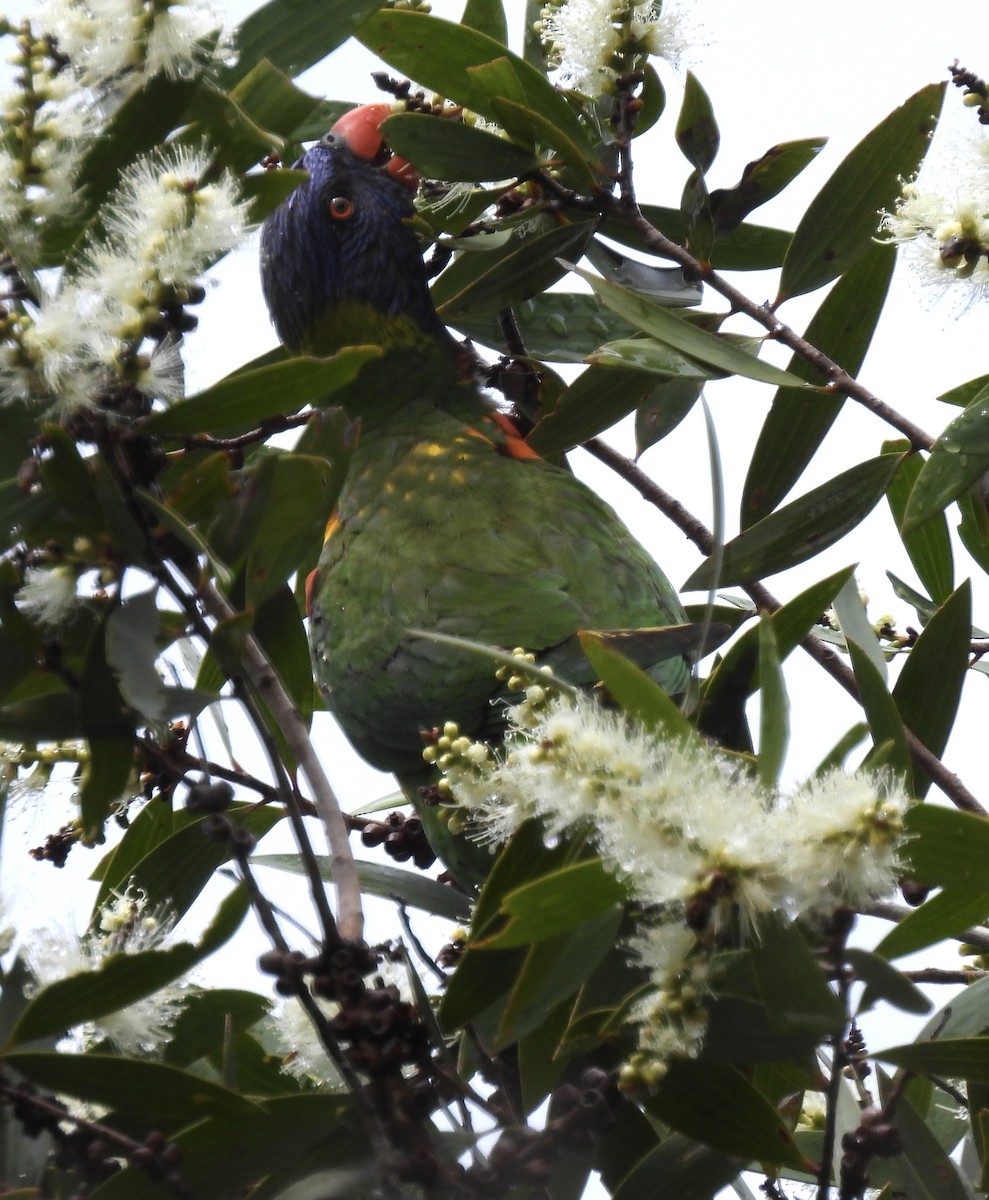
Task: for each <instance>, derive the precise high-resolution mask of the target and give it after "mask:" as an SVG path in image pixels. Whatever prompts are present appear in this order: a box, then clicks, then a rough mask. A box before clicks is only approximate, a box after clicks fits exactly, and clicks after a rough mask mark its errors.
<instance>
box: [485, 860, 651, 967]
mask: <svg viewBox="0 0 989 1200" xmlns="http://www.w3.org/2000/svg"><path fill="white" fill-rule="evenodd" d="M626 899H627V893H626V889H625V888H624V887H623V886H622V885H621V883H619V881H618V880H617V879H616V878H615V876H614V875H613V874H612V873H611V872H609V871H608V870H607V868H606V867H605V864H604V862H603V861H602V860H601V859H599V858H592V859H587V860H586V861H584V862H579V863H571V864H569V865H567V866H565V867H564V868H563V869H562V870H560V871H556V872H553V873H552V874H550V875H542V876H540V878H539V879H536V880H534V881H533V882H532V883H529V884H525V885H524V886H523V887H521V888H518V889H516V890H515V891H514V892H509V893H508V895H507V896H506V897H505V899H504V901H503V903H502V908H503V910H504V912H505V913H506V915H507V916H508V918H509V919H508V924H507V925H505V926H504V928H503V929H501V930H499V931H498V933H496V934H495V935H494V936H493V937H491V938H488V939H482V941H481V942H480V943H478V944H479V945H482V946H483V947H484V948H485V949H488V948H490V949H492V950H507V949H509V948H511V947H515V946H527V945H529V944H530V943H533V942H541V941H545V940H546V939H547V938H552V937H558V936H559V935H560V934H565V933H568V932H569V931H570V930H571V929H573V928H574V926H575V925H579V924H581V923H582V922H584V921H589V920H590V919H591V918H592V917H597V916H599V915H600V914H602V913H605V912H607V911H608V910H609V909H613V908H614V907H615V906H616V905H617V906H621V905H622V904H624V903H625V901H626Z"/></svg>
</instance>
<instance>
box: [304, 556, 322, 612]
mask: <svg viewBox="0 0 989 1200" xmlns="http://www.w3.org/2000/svg"><path fill="white" fill-rule="evenodd" d="M318 574H319V568H318V567H313V569H312V570H311V571H310V572H309V574H308V575H307V576H306V616H307V617H311V616H312V602H313V594H314V592H315V591H316V576H317V575H318Z"/></svg>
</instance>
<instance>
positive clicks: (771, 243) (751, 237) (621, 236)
mask: <svg viewBox="0 0 989 1200" xmlns="http://www.w3.org/2000/svg"><path fill="white" fill-rule="evenodd" d="M640 211H641V212H642V215H643V216H644V217H645V219H646V221H647V222H648V223H649V224H650V225H652V226H653V228H655V229H658V230H660V232H661V233H664V234H665V235H666V236H667V237H668V238H670V239H671V240H672V241H674V242H679V243H680V244H681V245H682V244H683V242H684V240H685V239H686V236H687V222H686V220H685V218H684V216H683V213H681V212H680V210H679V209H678V208H665V207H661V206H660V205H655V204H643V205H641V206H640ZM600 232H601V233H602V234H603V235H604V236H605V237H608V238H611V239H612V241H616V242H620V243H621V244H622V245H624V246H631V247H632V248H634V249H636V250H643V251H645V252H647V253H654V251H652V250H651V249H650V247H649V246H648V245H647V244H646V242H645V240H644V238H643V236H642V233H641V232H640V231H639V230H638V229H636V228H635V227H633V226H632V225H630V224H629V222H628V221H624V220H621V219H620V218H618V217H610V218H605V220H604V221H603V222H602V223H601V229H600ZM791 236H792V235H791V234H789V233H787V232H786V230H784V229H770V228H768V227H767V226H765V225H749V224H745V225H740V226H739V227H738V228H737V229H733V230H732V231H731V232H730V233H725V234H723V235H717V234H716V237H715V243H714V247H713V249H712V251H711V266H712V267H714V268H715V270H718V271H770V270H773V269H775V268H778V267H779V266H780V264H781V263H782V262H783V258H784V256H785V254H786V250H787V247H788V246H789V244H790V238H791Z"/></svg>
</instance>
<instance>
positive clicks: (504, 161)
mask: <svg viewBox="0 0 989 1200" xmlns="http://www.w3.org/2000/svg"><path fill="white" fill-rule="evenodd" d="M381 131H382V133H383V134H384V135H385V137H386V138H387V139H388V145H389V146H390V147H391V148H392V149H393V150H394V151H396V153H398V154H401V155H402V157H403V158H407V159H408V160H409V162H411V163H414V164H415V166H416V168H417V169H418V170H419V171H420V173H421V174H423V175H428V176H429V177H430V178H431V179H446V180H449V181H451V182H459V181H463V182H466V183H480V182H482V181H485V180H497V179H518V178H520V177H521V176H523V175H527V174H528V173H529V172H530V171H534V170H536V169H537V168H538V167H539V165H540V162H539V159H538V158H537V157H536V156H535V154H533V152H532V151H531V150H528V149H525V148H524V147H522V146H517V145H516V144H515V143H514V142H509V141H506V140H505V139H504V138H500V137H498V136H496V135H495V134H493V133H488V132H487V130H484V129H477V128H475V127H474V126H472V125H464V124H463V122H462V121H450V120H447V119H446V118H445V117H433V116H429V115H428V114H427V113H401V114H399V115H398V116H394V117H389V118H388V120H387V121H385V122H384V124H383V125H382V127H381Z"/></svg>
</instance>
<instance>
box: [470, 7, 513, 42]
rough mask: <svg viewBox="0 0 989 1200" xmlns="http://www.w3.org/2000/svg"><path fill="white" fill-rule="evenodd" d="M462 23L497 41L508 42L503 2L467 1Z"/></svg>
mask: <svg viewBox="0 0 989 1200" xmlns="http://www.w3.org/2000/svg"><path fill="white" fill-rule="evenodd" d="M460 21H461V24H462V25H469V26H470V27H471V29H476V30H477V31H478V33H483V34H486V35H487V36H488V37H490V38H494V39H495V41H498V42H507V41H508V23H507V21H506V20H505V9H504V6H503V5H502V2H501V0H467V4H466V5H465V7H464V15H463V16H462V17H461V18H460Z"/></svg>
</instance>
